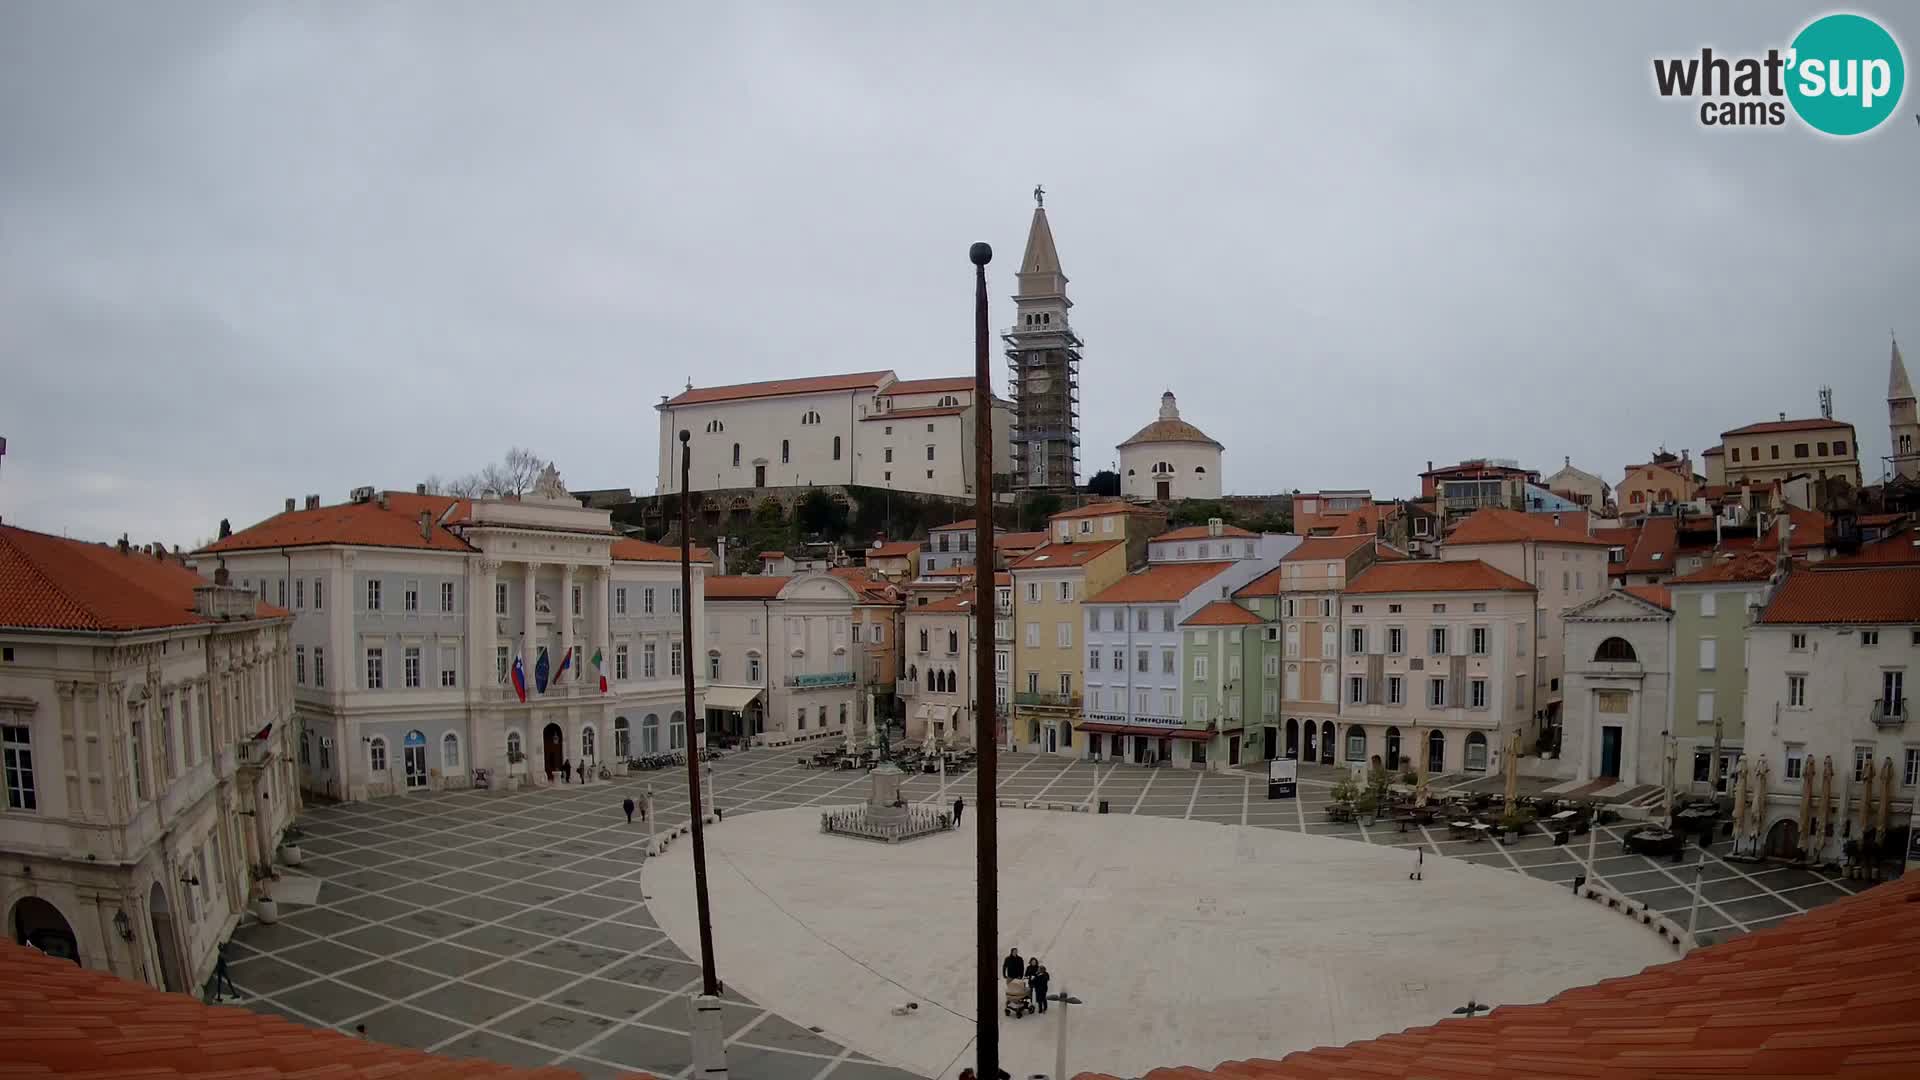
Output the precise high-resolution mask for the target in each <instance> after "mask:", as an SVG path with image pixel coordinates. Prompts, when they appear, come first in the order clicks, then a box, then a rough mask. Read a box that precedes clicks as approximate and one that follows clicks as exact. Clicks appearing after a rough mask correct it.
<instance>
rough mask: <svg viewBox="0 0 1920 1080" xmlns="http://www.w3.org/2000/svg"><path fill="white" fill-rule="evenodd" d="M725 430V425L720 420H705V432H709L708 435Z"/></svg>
mask: <svg viewBox="0 0 1920 1080" xmlns="http://www.w3.org/2000/svg"><path fill="white" fill-rule="evenodd" d="M725 430H727V425H725V424H723V423H721V422H720V421H718V420H709V421H707V434H709V435H717V434H719V433H720V432H722V431H725Z"/></svg>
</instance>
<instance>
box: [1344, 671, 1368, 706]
mask: <svg viewBox="0 0 1920 1080" xmlns="http://www.w3.org/2000/svg"><path fill="white" fill-rule="evenodd" d="M1366 703H1367V679H1366V676H1364V675H1349V676H1347V704H1349V705H1365V704H1366Z"/></svg>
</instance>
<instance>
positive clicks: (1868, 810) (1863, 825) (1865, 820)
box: [1854, 758, 1879, 844]
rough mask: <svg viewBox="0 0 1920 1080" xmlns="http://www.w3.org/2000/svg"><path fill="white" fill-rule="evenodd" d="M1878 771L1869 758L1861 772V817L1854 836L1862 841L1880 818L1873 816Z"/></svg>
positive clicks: (1864, 840)
mask: <svg viewBox="0 0 1920 1080" xmlns="http://www.w3.org/2000/svg"><path fill="white" fill-rule="evenodd" d="M1877 776H1878V772H1877V771H1876V770H1875V769H1874V767H1873V759H1872V758H1868V759H1867V764H1866V767H1865V770H1864V771H1863V772H1862V773H1861V774H1860V819H1859V826H1858V827H1857V828H1855V829H1854V836H1855V837H1857V838H1858V839H1859V841H1860V843H1862V844H1865V843H1866V842H1867V830H1869V829H1871V828H1873V827H1874V825H1875V824H1876V823H1878V821H1879V819H1878V818H1876V817H1874V816H1873V781H1874V780H1875V779H1876V777H1877Z"/></svg>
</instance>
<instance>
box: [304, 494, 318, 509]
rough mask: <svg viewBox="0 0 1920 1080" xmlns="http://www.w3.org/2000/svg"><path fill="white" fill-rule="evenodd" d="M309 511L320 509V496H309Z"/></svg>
mask: <svg viewBox="0 0 1920 1080" xmlns="http://www.w3.org/2000/svg"><path fill="white" fill-rule="evenodd" d="M307 509H309V510H318V509H320V496H318V495H309V496H307Z"/></svg>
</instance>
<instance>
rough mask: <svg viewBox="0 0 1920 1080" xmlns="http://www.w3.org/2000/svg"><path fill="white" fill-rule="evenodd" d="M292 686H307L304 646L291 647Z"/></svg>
mask: <svg viewBox="0 0 1920 1080" xmlns="http://www.w3.org/2000/svg"><path fill="white" fill-rule="evenodd" d="M293 684H294V685H295V686H305V685H307V647H306V646H305V645H295V646H294V647H293Z"/></svg>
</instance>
